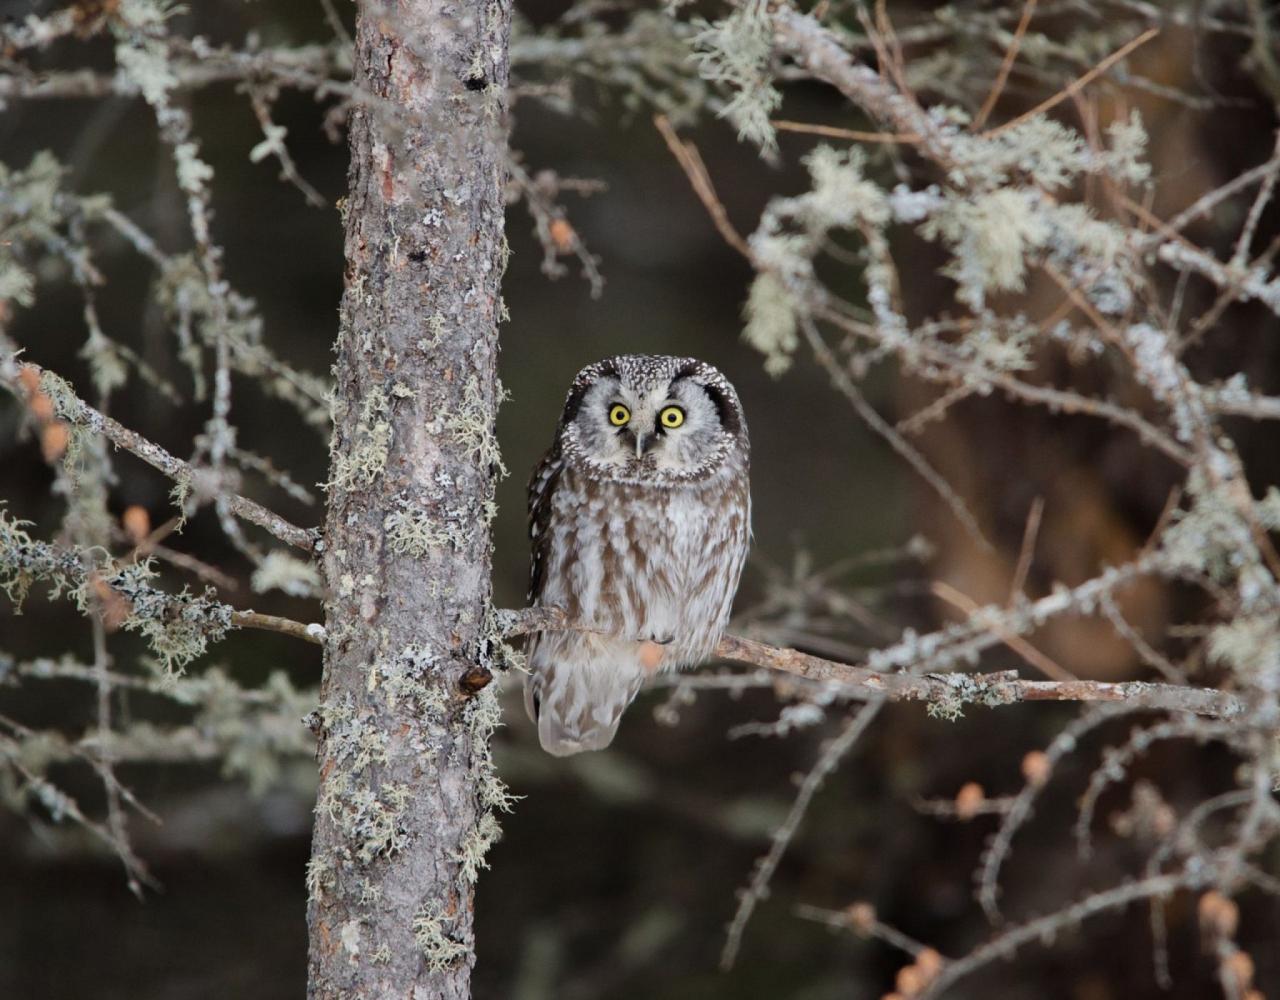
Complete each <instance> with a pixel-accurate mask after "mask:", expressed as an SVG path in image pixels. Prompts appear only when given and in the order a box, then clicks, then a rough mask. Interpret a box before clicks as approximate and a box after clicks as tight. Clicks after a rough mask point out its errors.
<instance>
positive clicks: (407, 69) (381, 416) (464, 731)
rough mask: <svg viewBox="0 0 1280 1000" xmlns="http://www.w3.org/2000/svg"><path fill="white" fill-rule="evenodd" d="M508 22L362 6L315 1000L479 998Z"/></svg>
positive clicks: (430, 3) (440, 0) (491, 824)
mask: <svg viewBox="0 0 1280 1000" xmlns="http://www.w3.org/2000/svg"><path fill="white" fill-rule="evenodd" d="M510 13H511V12H510V6H509V3H507V2H506V0H454V2H448V3H446V2H444V0H387V2H384V3H378V2H374V0H365V2H362V3H361V4H360V8H359V12H358V19H357V25H356V48H355V71H354V83H355V86H356V88H357V90H358V92H359V94H360V95H361V100H360V104H359V106H358V107H357V108H356V109H355V110H354V112H353V114H352V121H351V132H350V142H351V168H350V194H349V196H348V198H347V202H346V206H345V211H344V219H345V227H346V229H345V232H346V258H347V270H346V287H345V293H344V295H343V300H342V310H341V328H340V333H339V337H338V344H337V364H336V368H335V379H336V390H335V400H334V422H335V430H334V436H333V444H332V454H331V471H330V483H329V507H328V516H327V522H326V531H325V538H324V543H323V573H324V578H325V583H326V587H327V603H326V623H327V624H326V629H327V638H326V645H325V664H324V679H323V683H322V688H321V698H322V707H321V709H320V711H319V713H318V715H317V719H316V728H317V731H318V733H319V736H320V748H319V763H320V790H319V797H318V800H317V804H316V821H315V834H314V840H313V844H312V857H311V864H310V867H309V869H308V878H307V884H308V889H309V893H310V899H309V904H308V911H307V923H308V929H309V933H310V982H309V996H310V997H313V998H319V997H338V996H342V997H344V998H345V997H369V998H373V997H379V998H381V997H397V998H406V1000H407V998H426V997H448V998H457V997H466V996H468V995H469V993H470V977H471V966H472V965H473V963H474V949H473V934H472V908H473V886H474V882H475V877H476V872H477V869H478V868H480V867H482V866H483V859H484V852H485V850H486V849H487V847H488V846H489V844H490V843H491V842H492V840H493V839H494V837H495V836H496V834H497V825H496V823H495V821H494V819H493V817H492V815H491V814H490V811H491V810H492V809H493V808H494V807H495V806H500V805H502V804H503V799H504V795H505V792H504V790H503V788H502V786H501V784H500V783H499V782H498V781H497V780H496V778H495V777H494V776H493V774H492V770H491V766H490V761H489V755H488V753H489V751H488V737H489V733H490V732H491V730H492V728H493V726H494V725H495V724H496V721H497V705H496V700H495V696H494V694H493V691H492V690H491V689H490V688H488V687H486V686H485V685H486V683H487V681H488V679H489V678H490V676H491V675H490V673H489V670H488V662H487V661H488V650H489V648H490V645H491V643H490V634H491V633H490V624H489V621H490V619H489V616H488V613H487V612H488V608H489V545H490V542H489V519H490V517H491V514H492V510H493V507H492V499H493V489H494V483H495V479H496V476H497V471H498V468H499V465H500V461H499V458H498V453H497V448H496V445H495V443H494V437H493V422H494V414H495V411H496V408H497V404H498V396H499V389H498V385H497V378H496V374H495V365H496V361H497V351H498V346H497V324H498V320H499V315H500V313H501V312H502V308H503V307H502V300H501V297H500V293H499V283H500V279H501V275H502V271H503V266H504V262H505V243H504V239H503V231H502V224H503V192H502V188H503V178H504V162H505V116H506V84H507V68H508V67H507V47H508V33H509V27H510Z"/></svg>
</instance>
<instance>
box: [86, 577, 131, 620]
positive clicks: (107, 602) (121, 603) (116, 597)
mask: <svg viewBox="0 0 1280 1000" xmlns="http://www.w3.org/2000/svg"><path fill="white" fill-rule="evenodd" d="M89 583H90V586H91V587H92V588H93V597H94V600H95V601H96V602H97V607H98V617H100V618H101V619H102V624H103V627H104V628H106V630H107V631H108V632H114V631H116V629H118V628H119V627H120V626H121V625H123V624H124V623H125V621H126V619H128V617H129V614H130V612H131V611H132V610H133V608H132V606H130V604H129V601H128V599H127V598H126V597H125V596H124V595H123V594H121V593H120V592H119V591H116V590H112V589H111V586H110V585H109V584H108V583H107V582H106V581H105V580H103V579H102V577H100V576H98V575H97V574H96V573H95V574H93V575H92V576H91V577H90V578H89Z"/></svg>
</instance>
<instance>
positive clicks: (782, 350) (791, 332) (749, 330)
mask: <svg viewBox="0 0 1280 1000" xmlns="http://www.w3.org/2000/svg"><path fill="white" fill-rule="evenodd" d="M742 311H743V317H744V319H745V320H746V323H745V325H744V326H743V328H742V339H743V340H745V341H746V342H747V343H748V344H750V345H751V346H752V347H754V348H755V349H756V350H757V351H759V352H760V353H761V354H763V355H764V370H765V371H767V372H768V373H769V374H770V375H772V376H773V377H774V378H777V377H778V376H780V375H782V374H784V373H785V372H786V371H787V369H789V368H790V367H791V361H792V357H793V356H794V354H795V352H796V348H797V347H799V346H800V337H799V334H798V332H797V330H798V320H797V316H796V303H795V300H794V299H793V298H792V296H791V293H790V292H788V291H787V288H786V286H785V285H784V284H783V283H782V282H781V281H779V280H778V279H777V278H776V277H774V275H773V274H772V273H770V272H768V271H762V272H761V273H760V274H758V275H756V278H755V280H754V281H753V282H751V290H750V292H748V293H747V302H746V305H744V306H743V310H742Z"/></svg>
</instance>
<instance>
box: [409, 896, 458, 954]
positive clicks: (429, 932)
mask: <svg viewBox="0 0 1280 1000" xmlns="http://www.w3.org/2000/svg"><path fill="white" fill-rule="evenodd" d="M443 912H444V910H443V907H442V906H441V904H440V902H439V901H438V900H434V899H433V900H430V901H429V902H427V903H426V904H425V905H424V906H423V907H422V909H421V910H419V911H418V913H417V915H416V916H414V918H413V939H414V941H416V942H417V944H418V948H419V950H421V952H422V956H423V958H425V959H426V962H427V968H428V969H429V970H430V971H431V972H444V971H445V970H446V969H449V968H451V967H452V966H453V965H454V964H456V963H457V962H461V961H463V960H464V959H465V958H466V957H467V956H468V955H469V954H471V948H470V946H469V945H468V944H466V943H465V942H462V941H458V940H457V939H455V938H453V937H450V936H449V935H448V933H447V932H446V931H445V922H444V917H443Z"/></svg>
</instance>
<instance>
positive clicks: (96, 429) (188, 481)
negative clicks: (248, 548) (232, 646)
mask: <svg viewBox="0 0 1280 1000" xmlns="http://www.w3.org/2000/svg"><path fill="white" fill-rule="evenodd" d="M24 380H26V381H30V382H31V383H32V384H37V385H40V386H41V391H43V392H45V393H46V394H47V395H48V396H49V397H50V399H52V401H53V403H54V406H55V408H56V411H57V415H58V416H59V417H61V418H62V419H64V420H67V421H69V422H70V423H72V424H75V425H76V426H78V427H83V428H85V429H86V430H89V431H91V432H93V433H94V434H101V435H102V436H104V437H106V438H107V439H108V440H109V441H111V443H112V444H114V445H115V446H116V447H118V448H123V449H124V450H125V451H128V452H132V453H133V454H134V455H136V456H137V457H138V458H140V459H142V460H143V461H144V462H146V463H147V464H148V465H150V466H151V467H152V468H153V469H157V470H159V471H160V472H162V473H164V474H165V475H166V476H168V477H169V478H170V479H172V480H174V481H175V482H177V483H179V484H183V485H185V486H187V487H189V488H191V489H193V490H195V492H196V495H197V496H206V495H207V496H210V497H216V496H223V497H225V499H226V502H227V506H228V508H229V509H230V510H231V512H232V513H234V514H235V515H236V516H237V517H240V518H242V519H244V520H246V521H248V522H249V523H251V524H256V525H257V526H258V527H260V528H263V529H264V530H266V531H267V532H269V533H270V534H272V535H274V536H275V537H276V538H278V539H280V541H282V542H285V543H287V544H289V545H293V546H296V547H297V548H300V549H305V550H306V551H308V552H311V551H313V550H315V548H316V546H317V543H318V542H319V540H320V532H319V531H318V530H317V529H315V528H310V529H308V528H299V527H298V526H297V525H294V524H291V523H290V522H288V521H286V520H285V519H284V518H283V517H281V516H280V515H279V514H276V513H275V512H273V511H270V510H268V509H267V508H266V507H263V506H262V505H261V504H258V503H255V502H254V501H253V500H249V499H247V498H245V497H242V496H239V495H238V494H235V493H230V492H227V491H226V490H224V489H223V487H222V485H221V483H220V482H219V481H218V479H217V478H216V477H212V476H210V475H209V474H207V473H205V472H204V471H203V470H201V469H198V468H196V467H194V466H192V465H189V464H188V463H186V462H184V461H183V460H182V459H180V458H177V457H176V456H174V455H170V454H169V453H168V452H167V451H165V450H164V449H163V448H161V447H160V446H159V445H157V444H153V443H152V442H150V441H148V440H147V439H146V438H144V437H142V436H141V435H140V434H137V433H135V432H134V431H131V430H129V429H128V428H126V427H124V426H122V425H121V424H120V423H118V422H117V421H115V420H113V419H111V418H110V417H108V416H106V415H105V414H103V413H100V412H99V411H97V410H95V409H94V408H93V407H92V406H90V405H89V404H88V403H86V402H85V401H84V400H82V399H80V397H79V396H77V395H75V393H74V392H72V391H71V387H70V385H69V384H68V383H66V382H65V381H63V380H62V379H61V378H59V377H58V376H56V375H52V374H51V373H49V372H46V371H45V370H44V369H43V368H41V367H40V366H38V365H34V364H30V363H26V362H21V361H18V360H17V357H16V355H10V357H8V358H5V359H2V360H0V384H3V385H4V386H5V388H7V389H8V390H9V391H10V392H12V393H13V394H14V395H15V396H17V397H18V398H19V399H22V400H25V399H26V396H27V392H26V390H25V389H24V387H23V382H24ZM51 380H56V384H51ZM49 388H52V389H53V390H54V391H52V392H49V391H48V390H49Z"/></svg>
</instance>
